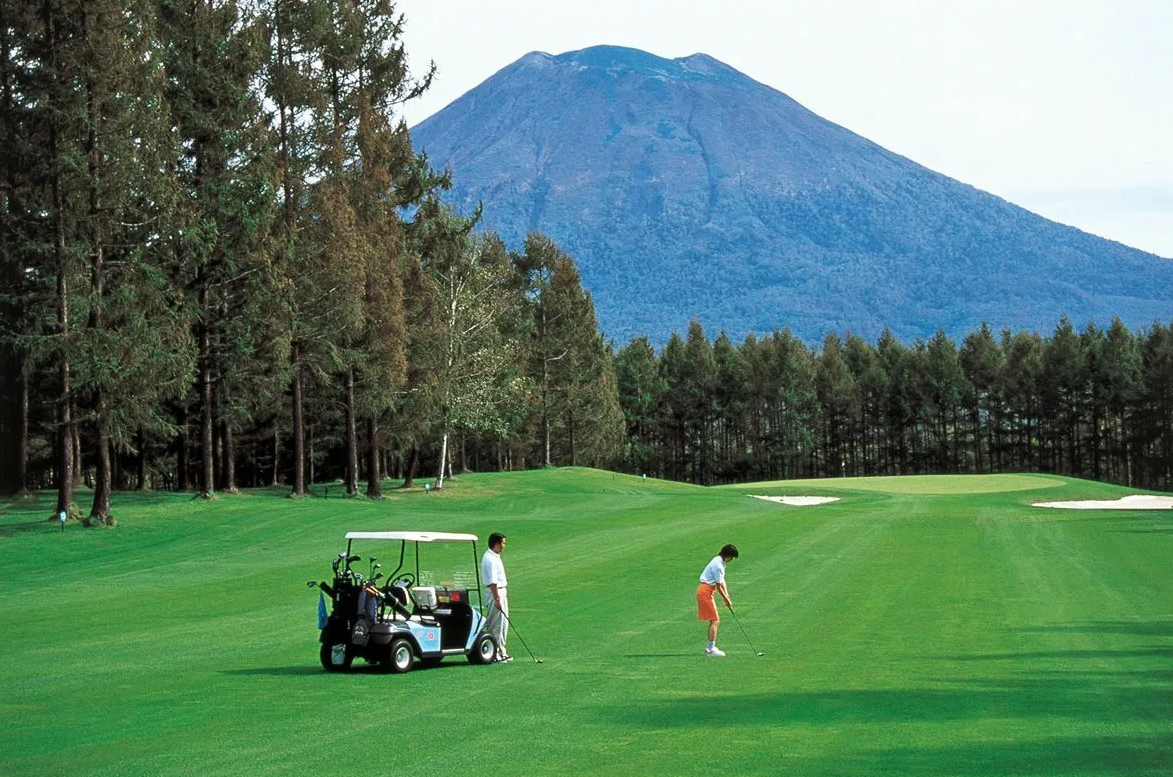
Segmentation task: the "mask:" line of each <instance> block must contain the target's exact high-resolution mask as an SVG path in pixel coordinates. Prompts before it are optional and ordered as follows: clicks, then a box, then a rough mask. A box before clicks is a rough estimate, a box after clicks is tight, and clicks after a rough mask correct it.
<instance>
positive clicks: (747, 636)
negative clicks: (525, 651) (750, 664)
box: [522, 607, 765, 656]
mask: <svg viewBox="0 0 1173 777" xmlns="http://www.w3.org/2000/svg"><path fill="white" fill-rule="evenodd" d="M729 612H730V614H732V615H733V620H735V621H737V628H739V629H741V634H742V636H744V637H745V641H746V642H748V643H749V649H750V650H752V651H753V652H754V655H755V656H764V655H765V653H763V652H762V651H760V650H758V649H757V648H755V647H754V646H753V642H750V639H749V634H747V633H746V631H745V626H742V625H741V619H740V618H738V617H737V613H736V612H734V610H733V608H732V607H730V608H729ZM522 644H523V645H524V644H525V643H524V642H523V643H522Z"/></svg>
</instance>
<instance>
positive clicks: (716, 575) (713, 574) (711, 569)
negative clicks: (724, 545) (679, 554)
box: [693, 556, 725, 585]
mask: <svg viewBox="0 0 1173 777" xmlns="http://www.w3.org/2000/svg"><path fill="white" fill-rule="evenodd" d="M693 569H696V567H693ZM701 582H702V583H708V584H709V585H718V584H719V583H724V582H725V559H723V558H721V557H720V556H713V560H712V561H710V562H709V565H708V566H707V567H705V571H704V572H701Z"/></svg>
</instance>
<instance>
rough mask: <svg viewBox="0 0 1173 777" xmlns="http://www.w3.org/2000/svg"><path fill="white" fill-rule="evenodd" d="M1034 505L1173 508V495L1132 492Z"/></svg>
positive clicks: (1081, 507)
mask: <svg viewBox="0 0 1173 777" xmlns="http://www.w3.org/2000/svg"><path fill="white" fill-rule="evenodd" d="M1033 506H1034V507H1055V508H1058V509H1060V510H1173V496H1150V495H1148V494H1132V495H1131V496H1125V497H1121V498H1120V499H1104V500H1100V501H1096V500H1087V501H1084V502H1036V503H1035V504H1034V505H1033Z"/></svg>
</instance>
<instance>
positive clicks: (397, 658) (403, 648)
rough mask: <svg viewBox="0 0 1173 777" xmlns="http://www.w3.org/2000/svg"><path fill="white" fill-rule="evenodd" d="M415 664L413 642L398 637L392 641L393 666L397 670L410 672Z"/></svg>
mask: <svg viewBox="0 0 1173 777" xmlns="http://www.w3.org/2000/svg"><path fill="white" fill-rule="evenodd" d="M413 666H415V653H414V652H413V651H412V649H411V643H410V642H408V641H407V640H406V639H397V640H395V641H394V642H392V643H391V668H392V669H393V670H395V671H396V672H399V673H401V674H402V673H403V672H410V671H411V668H412V667H413Z"/></svg>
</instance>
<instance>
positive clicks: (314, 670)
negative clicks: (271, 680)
mask: <svg viewBox="0 0 1173 777" xmlns="http://www.w3.org/2000/svg"><path fill="white" fill-rule="evenodd" d="M471 666H472V664H468V663H464V664H461V663H458V662H456V661H453V662H452V663H441V664H437V665H436V666H424V665H422V664H416V666H415V668H414V669H412V670H411V671H412V672H438V671H441V670H443V669H458V668H460V667H471ZM220 674H223V675H229V676H232V675H235V676H238V677H264V676H268V677H308V676H314V675H322V676H323V677H325V676H333V675H337V674H342V675H346V674H352V675H354V674H359V675H362V674H393V672H388V671H387V670H385V669H383V668H382V667H379V666H376V665H375V664H362V665H355V666H352V667H351V668H350V669H348V670H346V671H344V672H327V671H326V670H324V669H322V667H321V666H318V665H316V664H306V665H303V666H258V667H253V668H251V669H222V670H221V671H220Z"/></svg>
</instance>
